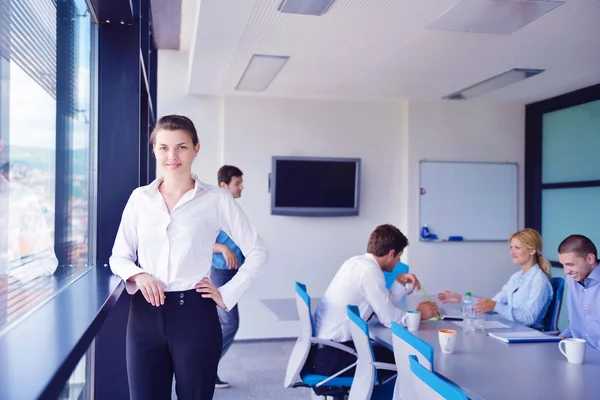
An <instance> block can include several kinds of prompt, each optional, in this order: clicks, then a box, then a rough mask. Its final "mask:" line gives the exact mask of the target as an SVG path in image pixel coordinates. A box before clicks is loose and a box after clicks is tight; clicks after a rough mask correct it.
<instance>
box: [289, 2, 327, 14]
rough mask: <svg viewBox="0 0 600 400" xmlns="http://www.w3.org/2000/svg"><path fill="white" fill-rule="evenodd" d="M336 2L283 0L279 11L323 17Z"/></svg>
mask: <svg viewBox="0 0 600 400" xmlns="http://www.w3.org/2000/svg"><path fill="white" fill-rule="evenodd" d="M334 1H335V0H282V1H281V4H280V5H279V8H278V10H279V11H280V12H282V13H287V14H303V15H317V16H318V15H323V14H325V13H326V12H327V10H329V8H330V7H331V5H332V4H333V2H334Z"/></svg>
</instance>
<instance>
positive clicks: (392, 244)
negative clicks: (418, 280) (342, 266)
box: [367, 224, 408, 257]
mask: <svg viewBox="0 0 600 400" xmlns="http://www.w3.org/2000/svg"><path fill="white" fill-rule="evenodd" d="M406 246H408V239H407V238H406V236H404V235H403V234H402V232H400V229H398V228H396V227H395V226H394V225H389V224H386V225H379V226H378V227H377V228H375V230H374V231H373V233H371V236H370V237H369V244H368V245H367V253H370V254H373V255H374V256H377V257H383V256H385V255H387V254H388V253H389V252H390V250H395V252H396V254H398V253H399V252H401V251H402V250H404V248H405V247H406Z"/></svg>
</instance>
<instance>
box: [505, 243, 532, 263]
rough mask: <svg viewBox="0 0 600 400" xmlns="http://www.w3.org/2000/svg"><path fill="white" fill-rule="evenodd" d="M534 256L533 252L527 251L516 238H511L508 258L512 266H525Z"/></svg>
mask: <svg viewBox="0 0 600 400" xmlns="http://www.w3.org/2000/svg"><path fill="white" fill-rule="evenodd" d="M534 255H535V250H531V249H528V248H527V247H525V246H524V245H523V244H522V243H521V241H520V240H519V239H517V238H512V240H511V241H510V256H511V258H512V262H513V264H516V265H524V264H527V263H528V262H529V261H531V259H532V258H533V257H534Z"/></svg>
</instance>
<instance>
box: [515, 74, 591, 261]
mask: <svg viewBox="0 0 600 400" xmlns="http://www.w3.org/2000/svg"><path fill="white" fill-rule="evenodd" d="M599 93H600V85H596V86H593V87H590V88H586V89H582V90H579V91H576V92H572V93H568V94H566V95H563V96H559V97H557V98H553V99H549V100H545V101H543V102H540V103H536V104H532V105H528V106H527V117H526V118H527V121H526V124H527V126H526V146H525V148H526V154H525V164H526V167H525V169H526V171H525V174H526V181H525V190H526V213H525V219H526V224H527V226H529V227H532V228H534V229H537V230H539V231H540V232H541V233H542V237H543V238H544V255H545V256H546V257H547V258H549V259H550V260H553V265H555V266H557V267H558V266H560V264H559V263H558V262H557V260H558V245H559V244H560V242H561V241H562V240H563V239H564V238H566V237H567V236H569V235H571V234H582V235H585V236H587V237H589V238H590V239H591V240H592V241H593V242H594V243H595V244H596V245H597V246H600V218H599V217H598V215H600V214H598V205H599V204H600V203H599V200H600V95H599Z"/></svg>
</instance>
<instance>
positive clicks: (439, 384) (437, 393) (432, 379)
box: [408, 355, 467, 400]
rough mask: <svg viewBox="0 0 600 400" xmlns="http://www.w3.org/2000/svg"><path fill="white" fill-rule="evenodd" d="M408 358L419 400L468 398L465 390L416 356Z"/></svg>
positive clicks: (461, 399) (457, 399)
mask: <svg viewBox="0 0 600 400" xmlns="http://www.w3.org/2000/svg"><path fill="white" fill-rule="evenodd" d="M408 359H409V363H410V370H411V372H412V374H411V375H412V378H413V380H414V381H415V385H414V386H415V389H416V391H417V395H418V396H419V400H438V399H444V400H467V395H466V394H465V393H464V392H463V391H461V390H460V389H459V388H457V387H456V386H454V385H453V384H451V383H450V382H447V381H446V380H444V379H442V378H441V377H440V376H438V374H436V373H435V372H433V371H430V370H428V369H427V368H425V367H424V366H422V365H421V364H419V360H418V359H417V357H416V356H414V355H410V356H408Z"/></svg>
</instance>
